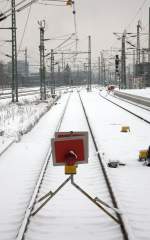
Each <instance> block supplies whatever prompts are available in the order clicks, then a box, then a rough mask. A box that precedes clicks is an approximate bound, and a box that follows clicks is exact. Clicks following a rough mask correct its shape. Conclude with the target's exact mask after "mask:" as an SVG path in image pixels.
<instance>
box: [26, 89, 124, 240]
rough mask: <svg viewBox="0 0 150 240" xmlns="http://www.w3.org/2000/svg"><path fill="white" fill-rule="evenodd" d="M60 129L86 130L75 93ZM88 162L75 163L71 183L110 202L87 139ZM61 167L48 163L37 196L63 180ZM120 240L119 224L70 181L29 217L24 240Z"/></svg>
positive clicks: (52, 189) (91, 147)
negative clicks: (75, 168) (73, 178)
mask: <svg viewBox="0 0 150 240" xmlns="http://www.w3.org/2000/svg"><path fill="white" fill-rule="evenodd" d="M60 131H88V126H87V123H86V120H85V117H84V114H83V110H82V106H81V103H80V100H79V97H78V95H77V93H74V94H73V95H72V96H71V99H70V102H69V105H68V107H67V111H66V113H65V116H64V121H63V122H62V125H61V129H60ZM89 147H90V157H89V164H85V165H79V166H78V168H77V172H78V173H77V175H76V176H75V182H77V183H78V185H80V186H81V187H82V188H83V189H84V190H86V191H87V192H88V193H90V195H92V196H93V197H94V196H95V197H96V196H97V197H99V198H101V199H103V200H104V201H106V202H107V203H108V204H110V205H112V203H111V200H110V196H109V194H108V190H107V187H106V183H105V181H104V178H103V174H102V172H101V169H100V164H99V160H98V159H97V157H96V152H95V149H94V146H93V143H92V140H91V138H90V144H89ZM66 178H67V176H65V175H64V169H63V167H62V166H61V167H53V165H52V162H51V163H50V165H49V168H48V171H47V173H46V178H45V180H44V182H43V185H42V188H41V190H40V194H39V198H40V197H41V196H43V195H44V194H45V193H47V192H48V191H50V190H51V191H54V190H55V189H56V188H57V187H58V186H59V185H60V184H61V183H62V181H64V179H66ZM100 238H102V239H103V240H117V239H118V240H121V239H122V234H121V231H120V226H119V225H118V224H117V223H115V222H114V221H113V220H112V219H110V218H109V217H108V216H107V215H106V214H104V213H103V212H102V211H101V210H100V209H99V208H97V207H96V206H95V205H93V204H92V203H91V202H89V200H88V199H87V198H85V196H83V195H82V194H81V193H80V192H78V191H77V190H76V189H74V188H73V186H72V185H71V184H70V183H67V185H66V186H65V187H64V188H63V189H62V190H61V192H59V193H58V194H57V195H56V196H55V197H54V198H53V199H52V200H51V201H50V202H48V203H47V205H46V206H44V207H43V208H42V209H41V211H40V212H38V213H37V215H35V216H33V217H31V219H30V225H29V226H28V230H27V232H26V235H25V240H41V239H42V240H48V239H54V240H60V239H62V240H63V239H65V240H69V239H71V240H75V239H87V240H93V239H94V240H99V239H100Z"/></svg>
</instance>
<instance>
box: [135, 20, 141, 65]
mask: <svg viewBox="0 0 150 240" xmlns="http://www.w3.org/2000/svg"><path fill="white" fill-rule="evenodd" d="M140 28H141V25H140V21H138V25H137V45H136V64H139V63H140Z"/></svg>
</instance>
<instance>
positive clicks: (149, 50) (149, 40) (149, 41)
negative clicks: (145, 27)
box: [148, 8, 150, 63]
mask: <svg viewBox="0 0 150 240" xmlns="http://www.w3.org/2000/svg"><path fill="white" fill-rule="evenodd" d="M148 62H149V63H150V8H149V36H148Z"/></svg>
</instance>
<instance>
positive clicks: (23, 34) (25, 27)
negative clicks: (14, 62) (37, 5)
mask: <svg viewBox="0 0 150 240" xmlns="http://www.w3.org/2000/svg"><path fill="white" fill-rule="evenodd" d="M31 8H32V5H30V8H29V11H28V15H27V19H26V23H25V26H24V30H23V33H22V37H21V41H20V44H19V48H18V53H19V51H20V49H21V45H22V42H23V39H24V36H25V32H26V29H27V25H28V21H29V17H30V13H31Z"/></svg>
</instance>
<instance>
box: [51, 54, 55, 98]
mask: <svg viewBox="0 0 150 240" xmlns="http://www.w3.org/2000/svg"><path fill="white" fill-rule="evenodd" d="M51 94H55V80H54V50H53V49H51Z"/></svg>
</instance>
